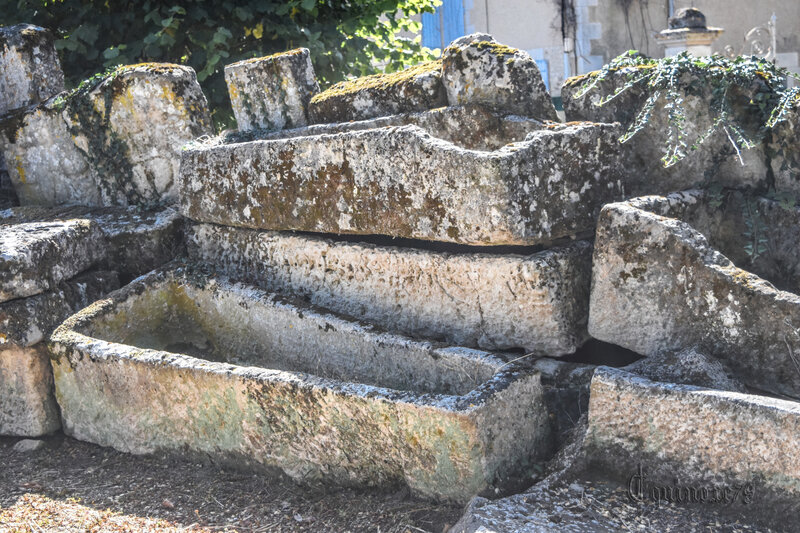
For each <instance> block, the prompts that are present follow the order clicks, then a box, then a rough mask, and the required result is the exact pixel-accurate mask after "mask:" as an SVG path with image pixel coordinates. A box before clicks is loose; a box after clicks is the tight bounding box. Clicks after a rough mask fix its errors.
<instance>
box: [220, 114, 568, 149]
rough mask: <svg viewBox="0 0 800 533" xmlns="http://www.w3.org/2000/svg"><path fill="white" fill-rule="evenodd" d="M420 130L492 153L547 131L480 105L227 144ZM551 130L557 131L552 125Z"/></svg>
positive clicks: (242, 135)
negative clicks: (389, 128) (387, 129)
mask: <svg viewBox="0 0 800 533" xmlns="http://www.w3.org/2000/svg"><path fill="white" fill-rule="evenodd" d="M408 125H412V126H419V127H420V128H422V129H423V130H424V131H425V132H426V133H428V134H430V135H431V136H432V137H436V138H437V139H442V140H445V141H449V142H451V143H453V144H455V145H456V146H459V147H461V148H466V149H468V150H480V151H493V150H499V149H500V148H502V147H503V146H506V145H508V144H511V143H514V142H521V141H524V140H525V138H526V137H527V136H528V134H529V133H531V132H533V131H537V130H541V129H543V128H544V127H546V125H545V123H543V122H540V121H538V120H535V119H532V118H527V117H518V116H513V115H500V114H497V113H494V112H492V111H489V110H488V109H486V108H484V107H482V106H479V105H469V106H455V107H443V108H439V109H433V110H430V111H423V112H419V113H401V114H398V115H391V116H387V117H379V118H374V119H369V120H358V121H353V122H343V123H334V124H318V125H313V126H307V127H303V128H295V129H289V130H281V131H277V132H259V131H251V132H235V133H229V134H227V135H226V136H225V138H224V140H225V141H226V142H244V141H251V140H256V139H265V140H266V139H268V140H273V139H289V138H295V137H304V136H308V135H323V134H334V133H342V132H347V131H360V130H367V129H373V128H381V127H387V126H408ZM550 127H558V126H556V125H555V124H550Z"/></svg>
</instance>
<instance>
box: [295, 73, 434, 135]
mask: <svg viewBox="0 0 800 533" xmlns="http://www.w3.org/2000/svg"><path fill="white" fill-rule="evenodd" d="M441 70H442V63H441V61H429V62H427V63H420V64H419V65H415V66H413V67H410V68H407V69H406V70H402V71H400V72H394V73H391V74H374V75H372V76H365V77H363V78H357V79H355V80H349V81H342V82H339V83H337V84H336V85H333V86H332V87H330V88H328V89H326V90H324V91H322V92H321V93H319V94H317V95H315V96H314V97H313V98H312V99H311V102H310V104H309V107H308V118H309V122H310V123H311V124H321V123H326V122H348V121H350V120H365V119H368V118H375V117H381V116H385V115H395V114H397V113H410V112H413V111H425V110H427V109H434V108H437V107H442V106H445V105H447V95H446V94H445V91H444V86H443V85H442V72H441Z"/></svg>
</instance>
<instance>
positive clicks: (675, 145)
mask: <svg viewBox="0 0 800 533" xmlns="http://www.w3.org/2000/svg"><path fill="white" fill-rule="evenodd" d="M620 73H622V74H624V75H625V83H624V84H622V85H621V86H619V87H616V88H615V89H614V91H613V92H610V94H609V93H607V94H604V95H602V97H601V98H600V100H599V101H597V102H596V103H595V105H597V106H603V105H606V104H608V103H609V102H611V101H613V100H615V99H617V98H619V97H620V96H621V95H623V94H625V93H626V92H628V91H631V90H633V89H635V88H636V89H639V88H643V89H645V94H646V95H647V98H646V99H645V100H644V103H643V104H642V106H641V107H640V108H639V110H638V112H637V113H636V117H635V119H634V120H633V121H632V123H631V124H630V126H629V127H628V129H627V130H626V131H625V133H624V134H623V135H622V137H620V142H622V143H625V142H628V141H629V140H630V139H631V138H633V137H634V136H635V135H636V134H637V133H639V132H640V131H642V129H644V128H645V126H647V124H648V123H649V122H650V121H651V119H652V117H653V113H655V112H656V111H658V110H663V112H665V113H666V114H667V125H668V127H667V132H666V135H667V140H666V151H665V155H664V156H663V157H662V159H661V161H662V163H663V165H664V167H671V166H673V165H675V164H676V163H678V162H679V161H681V160H682V159H684V158H685V157H687V155H689V153H691V152H693V151H695V150H697V149H698V148H699V147H700V145H702V144H703V143H704V142H705V141H706V140H708V139H709V137H711V136H712V135H713V134H714V133H716V132H722V133H724V135H725V136H726V137H727V139H728V140H729V141H730V143H731V145H733V147H734V149H735V150H736V154H737V156H738V157H739V160H740V162H742V156H741V154H742V151H743V150H746V149H749V148H753V147H754V146H756V145H757V144H758V143H759V142H760V141H761V140H762V139H763V138H764V136H765V135H766V132H767V131H768V130H769V129H771V128H773V127H775V126H776V125H777V124H779V123H781V122H783V121H785V120H786V119H787V118H788V114H789V110H790V109H791V107H792V106H794V105H795V104H796V103H797V101H798V100H800V88H798V87H792V88H788V87H787V83H786V81H787V79H789V78H790V77H792V78H795V79H798V80H800V77H798V76H797V75H795V74H793V73H791V72H789V71H787V70H786V69H784V68H781V67H778V66H776V65H775V64H774V63H773V62H771V61H768V60H766V59H764V58H761V57H757V56H751V57H745V56H739V57H737V58H735V59H728V58H726V57H722V56H720V55H713V56H708V57H693V56H691V55H689V54H688V53H687V52H681V53H680V54H678V55H676V56H672V57H666V58H662V59H652V58H649V57H645V56H643V55H641V54H639V53H638V52H637V51H635V50H630V51H628V52H626V53H624V54H622V55H620V56H619V57H617V58H615V59H614V60H612V61H611V62H610V63H609V64H607V65H605V66H604V67H603V68H602V69H601V70H599V71H596V72H593V73H591V74H590V75H588V76H587V77H586V80H585V81H584V83H583V84H582V85H581V87H580V88H579V89H578V91H577V92H576V94H575V96H574V97H575V98H581V97H583V96H585V95H586V94H588V93H589V92H590V91H593V90H601V88H602V87H603V85H602V83H601V82H603V81H604V80H608V79H610V78H611V77H612V76H614V77H617V76H618V75H619V74H620ZM708 90H710V96H711V97H710V101H709V109H710V111H711V117H712V123H711V126H710V127H709V128H708V129H707V130H706V131H704V132H701V133H699V134H697V135H696V136H695V137H694V138H691V139H690V135H689V132H688V131H687V127H686V120H687V119H686V117H687V110H686V107H685V97H686V96H688V95H698V96H699V95H702V94H706V91H708ZM742 90H745V91H749V92H748V95H749V96H750V101H749V108H750V109H748V113H747V115H748V116H747V117H743V116H742V113H741V112H739V113H737V112H736V111H735V110H734V109H733V105H732V101H733V98H732V96H733V93H734V92H736V93H737V94H741V91H742ZM662 98H663V100H664V101H665V103H664V105H663V107H661V108H659V107H657V106H658V103H659V101H661V100H662ZM753 115H754V116H755V118H756V119H757V125H756V127H755V128H753V127H751V124H749V123H746V121H745V120H744V119H745V118H750V117H751V116H753Z"/></svg>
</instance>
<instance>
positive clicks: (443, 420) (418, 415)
mask: <svg viewBox="0 0 800 533" xmlns="http://www.w3.org/2000/svg"><path fill="white" fill-rule="evenodd" d="M50 349H51V353H52V358H53V369H54V376H55V386H56V398H57V399H58V402H59V405H60V406H61V412H62V417H63V420H64V430H65V431H66V433H67V434H69V435H71V436H73V437H76V438H79V439H82V440H88V441H91V442H95V443H98V444H101V445H104V446H113V447H114V448H117V449H119V450H123V451H127V452H133V453H148V452H155V451H165V452H168V451H186V450H188V451H191V452H195V453H201V454H209V455H211V456H212V457H214V458H216V459H226V460H231V461H234V462H236V463H238V464H254V465H263V466H271V467H279V468H281V469H282V470H283V471H284V472H285V473H286V474H288V475H289V476H291V477H293V478H295V479H298V480H305V481H311V480H325V481H333V482H338V483H344V484H353V483H356V484H367V485H387V484H393V483H396V482H405V483H407V484H408V486H409V487H411V489H412V490H413V491H415V492H416V493H418V494H421V495H425V496H429V497H434V498H440V499H446V500H452V501H457V502H465V501H467V500H468V499H469V498H470V497H472V496H474V495H475V494H477V493H479V492H482V491H484V490H486V489H488V488H490V487H493V486H497V487H502V486H503V485H504V484H505V483H507V482H508V480H509V478H513V477H514V476H518V475H519V474H521V473H523V472H526V471H527V468H529V467H530V466H531V461H534V460H536V459H537V458H541V457H543V456H545V455H546V454H547V453H548V452H549V426H548V424H547V415H546V412H545V410H544V405H543V402H542V388H541V383H540V378H539V374H538V373H536V372H532V371H530V370H527V371H526V370H524V369H523V368H521V367H520V366H518V364H514V363H506V362H504V361H503V360H502V359H500V358H498V357H497V356H496V355H493V354H490V353H487V352H481V351H477V350H470V349H465V348H457V347H449V346H445V345H440V344H436V343H430V342H424V341H417V340H412V339H410V338H407V337H403V336H400V335H396V334H391V333H386V332H383V331H381V330H380V329H378V328H375V327H374V326H371V325H368V324H364V323H359V322H355V321H352V320H350V319H346V318H343V317H340V316H336V315H334V314H332V313H329V312H325V311H323V310H320V309H317V308H314V307H312V306H309V305H306V304H302V303H299V302H296V301H291V300H286V299H284V298H281V297H278V296H276V295H274V294H270V293H267V292H265V291H262V290H259V289H255V288H253V287H252V286H247V285H242V284H238V283H232V282H229V281H228V280H226V279H225V278H221V277H215V276H208V274H207V271H206V273H203V272H202V271H201V272H200V273H197V272H194V271H193V270H191V269H177V270H161V271H156V272H154V273H151V274H149V275H148V276H145V277H143V278H139V279H138V280H136V281H134V282H133V283H131V284H130V285H128V286H127V287H125V288H124V289H121V290H120V291H117V292H115V293H112V295H110V296H109V298H108V299H105V300H102V301H100V302H97V303H96V304H94V305H92V306H90V307H88V308H86V309H84V310H83V311H81V312H80V313H78V314H76V315H74V316H73V317H71V318H70V319H68V320H67V321H66V322H65V323H64V324H63V325H62V326H61V327H60V328H59V329H58V330H57V331H56V332H55V333H54V334H53V336H52V338H51V341H50Z"/></svg>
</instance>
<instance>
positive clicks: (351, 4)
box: [0, 0, 440, 126]
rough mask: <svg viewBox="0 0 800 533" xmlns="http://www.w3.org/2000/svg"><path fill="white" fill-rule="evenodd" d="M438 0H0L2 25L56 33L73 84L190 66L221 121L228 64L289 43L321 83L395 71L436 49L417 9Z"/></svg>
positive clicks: (226, 109)
mask: <svg viewBox="0 0 800 533" xmlns="http://www.w3.org/2000/svg"><path fill="white" fill-rule="evenodd" d="M439 3H440V1H439V0H355V1H342V0H325V1H323V0H285V1H284V0H281V1H273V0H267V1H265V0H240V1H237V2H227V1H226V2H219V1H215V0H187V1H183V2H177V1H175V2H157V1H155V0H144V1H132V0H121V1H115V2H107V1H105V0H0V25H11V24H16V23H20V22H30V23H33V24H37V25H39V26H43V27H45V28H48V29H50V30H51V31H52V32H53V33H54V34H55V35H56V43H55V45H56V48H57V49H58V51H59V55H60V59H61V64H62V67H63V69H64V73H65V76H66V81H67V84H68V86H69V85H71V86H73V87H76V86H77V85H78V83H79V82H80V81H81V80H83V79H85V78H88V77H89V76H91V75H92V74H94V73H95V72H97V71H100V70H102V69H104V68H107V67H110V66H113V65H118V64H135V63H142V62H152V61H163V62H173V63H180V64H184V65H188V66H191V67H192V68H194V69H195V71H197V77H198V80H199V81H200V83H201V84H202V86H203V89H204V91H205V93H206V96H207V97H208V100H209V105H210V107H211V109H212V110H213V112H214V119H215V122H216V123H217V125H218V126H227V125H228V124H230V123H231V122H232V113H231V109H230V102H229V100H228V93H227V88H226V85H225V80H224V77H223V67H224V65H225V64H228V63H233V62H235V61H239V60H241V59H249V58H253V57H259V56H266V55H270V54H273V53H275V52H282V51H285V50H289V49H291V48H297V47H306V48H308V49H309V50H310V51H311V57H312V61H313V63H314V68H315V70H316V73H317V77H318V78H319V80H320V81H321V82H322V84H323V85H328V84H331V83H334V82H336V81H340V80H342V79H344V77H346V76H348V75H365V74H371V73H373V72H375V71H376V68H377V65H381V66H382V68H383V69H385V70H387V71H389V72H393V71H396V70H399V69H403V68H406V67H408V66H410V65H412V64H415V63H417V62H418V61H421V60H427V59H431V58H432V53H431V51H430V50H428V49H426V48H423V47H422V45H421V44H420V41H419V39H418V38H417V39H412V38H406V37H403V35H404V34H413V33H416V32H418V31H419V29H420V23H419V22H416V21H414V20H412V17H414V16H415V15H419V14H420V13H422V12H433V10H434V6H435V5H438V4H439Z"/></svg>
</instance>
